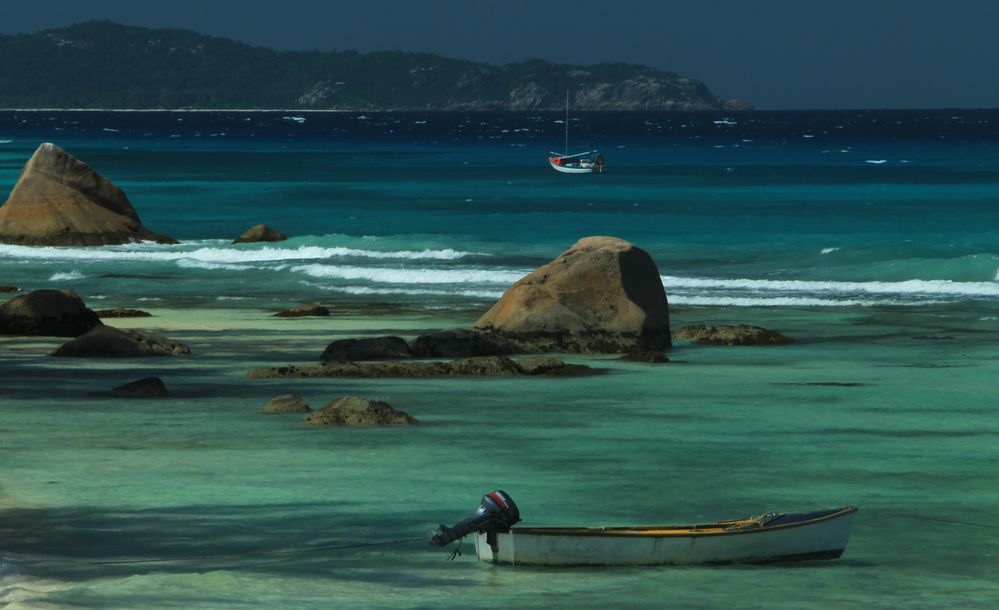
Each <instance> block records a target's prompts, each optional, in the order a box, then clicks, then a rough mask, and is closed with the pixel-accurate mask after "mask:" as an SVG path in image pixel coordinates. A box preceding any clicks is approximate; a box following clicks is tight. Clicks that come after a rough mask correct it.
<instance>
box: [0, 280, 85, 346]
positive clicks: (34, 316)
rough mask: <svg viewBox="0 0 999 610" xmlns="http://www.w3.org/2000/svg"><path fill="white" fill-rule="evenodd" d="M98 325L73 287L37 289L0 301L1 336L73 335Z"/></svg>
mask: <svg viewBox="0 0 999 610" xmlns="http://www.w3.org/2000/svg"><path fill="white" fill-rule="evenodd" d="M100 324H101V321H100V319H99V318H98V317H97V314H96V313H94V312H93V311H91V310H90V309H87V306H86V305H84V304H83V299H81V298H80V297H79V296H78V295H77V294H76V293H75V292H73V291H72V290H36V291H34V292H29V293H28V294H22V295H19V296H16V297H14V298H12V299H10V300H9V301H6V302H4V303H2V304H0V335H44V336H52V337H76V336H78V335H81V334H83V333H85V332H87V331H88V330H90V329H92V328H94V327H95V326H100Z"/></svg>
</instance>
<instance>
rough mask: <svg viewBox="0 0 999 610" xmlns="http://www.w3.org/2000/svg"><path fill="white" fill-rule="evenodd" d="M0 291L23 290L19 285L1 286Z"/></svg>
mask: <svg viewBox="0 0 999 610" xmlns="http://www.w3.org/2000/svg"><path fill="white" fill-rule="evenodd" d="M0 292H21V289H20V288H18V287H17V286H0Z"/></svg>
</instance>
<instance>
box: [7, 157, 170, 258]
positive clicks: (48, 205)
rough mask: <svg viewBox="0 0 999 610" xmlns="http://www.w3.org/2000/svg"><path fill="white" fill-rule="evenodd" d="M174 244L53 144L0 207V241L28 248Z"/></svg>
mask: <svg viewBox="0 0 999 610" xmlns="http://www.w3.org/2000/svg"><path fill="white" fill-rule="evenodd" d="M143 240H149V241H155V242H159V243H166V244H175V243H177V242H176V240H174V239H172V238H170V237H166V236H163V235H158V234H156V233H153V232H152V231H150V230H149V229H147V228H146V227H145V226H143V225H142V223H141V222H140V221H139V215H138V214H137V213H136V211H135V208H133V207H132V203H131V202H130V201H129V200H128V197H126V196H125V193H124V192H123V191H122V190H121V189H120V188H118V187H117V186H115V185H114V184H113V183H112V182H111V181H110V180H108V179H107V178H105V177H103V176H101V175H100V174H98V173H97V172H95V171H94V170H92V169H90V167H88V166H87V164H85V163H83V162H82V161H80V160H78V159H76V158H75V157H73V156H72V155H70V154H69V153H67V152H66V151H64V150H63V149H61V148H59V147H58V146H56V145H55V144H50V143H46V144H42V145H41V146H39V147H38V150H36V151H35V154H34V155H32V157H31V159H29V160H28V162H27V164H25V166H24V169H23V170H21V176H20V178H18V180H17V184H15V185H14V189H13V190H12V191H11V192H10V197H8V198H7V201H6V203H4V204H3V206H2V207H0V241H2V242H6V243H10V244H23V245H28V246H103V245H110V244H125V243H129V242H135V241H143Z"/></svg>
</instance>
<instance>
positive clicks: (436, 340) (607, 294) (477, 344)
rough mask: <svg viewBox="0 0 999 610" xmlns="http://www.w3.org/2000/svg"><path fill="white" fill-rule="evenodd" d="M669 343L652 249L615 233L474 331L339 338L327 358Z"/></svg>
mask: <svg viewBox="0 0 999 610" xmlns="http://www.w3.org/2000/svg"><path fill="white" fill-rule="evenodd" d="M669 345H670V328H669V309H668V302H667V299H666V291H665V290H664V288H663V283H662V278H661V276H660V275H659V270H658V269H657V268H656V264H655V262H653V260H652V257H651V256H649V254H648V253H647V252H645V251H644V250H642V249H641V248H638V247H636V246H634V245H633V244H630V243H628V242H627V241H624V240H622V239H617V238H614V237H586V238H583V239H581V240H579V241H578V242H576V244H574V245H573V246H572V247H571V248H569V249H568V250H566V251H565V252H563V253H562V254H561V255H559V257H558V258H556V259H555V260H553V261H552V262H550V263H548V264H547V265H544V266H542V267H540V268H538V269H537V270H536V271H534V272H533V273H531V274H529V275H527V276H525V277H524V278H523V279H521V280H520V281H518V282H517V283H516V284H514V285H513V286H511V287H510V288H509V289H508V290H507V291H506V293H504V295H503V297H502V298H501V299H500V300H499V301H498V302H497V303H496V304H495V305H493V306H492V308H490V309H489V311H487V312H486V313H485V314H484V315H483V316H482V317H481V318H479V320H478V321H477V322H476V323H475V325H474V326H473V328H461V329H450V330H444V331H439V332H434V333H428V334H425V335H421V336H418V337H416V338H415V339H414V340H413V341H411V342H409V343H407V342H406V341H405V340H403V339H402V338H400V337H370V338H362V339H341V340H338V341H334V342H332V343H330V344H329V346H327V348H326V351H325V352H323V355H322V356H321V358H320V359H321V360H322V361H324V362H336V361H355V360H383V359H398V358H469V357H478V356H507V355H510V354H531V353H627V354H630V353H641V354H648V353H652V354H653V355H652V356H649V357H648V358H644V360H645V361H664V359H665V356H664V355H662V356H659V357H657V356H655V355H654V354H656V353H658V354H662V352H663V350H664V349H665V348H666V347H669Z"/></svg>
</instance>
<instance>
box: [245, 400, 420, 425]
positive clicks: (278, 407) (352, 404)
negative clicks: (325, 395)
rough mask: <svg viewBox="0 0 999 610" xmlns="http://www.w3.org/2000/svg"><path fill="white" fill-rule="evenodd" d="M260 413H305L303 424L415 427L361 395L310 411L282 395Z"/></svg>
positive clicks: (408, 417) (405, 417)
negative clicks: (407, 425) (402, 425)
mask: <svg viewBox="0 0 999 610" xmlns="http://www.w3.org/2000/svg"><path fill="white" fill-rule="evenodd" d="M261 411H262V412H263V413H272V414H300V413H308V415H306V416H305V417H304V418H303V419H302V421H304V422H306V423H309V424H312V425H315V426H384V425H395V424H415V423H417V422H416V418H415V417H413V416H411V415H409V414H408V413H406V412H404V411H397V410H395V409H393V408H392V406H391V405H389V404H388V403H387V402H383V401H380V400H369V399H367V398H361V397H360V396H342V397H340V398H337V399H336V400H334V401H332V402H330V403H329V404H328V405H326V406H325V407H323V408H322V409H319V410H318V411H313V410H312V409H310V408H309V405H308V404H306V402H305V400H304V399H303V398H302V397H301V396H299V395H298V394H281V395H280V396H275V397H274V398H272V399H271V400H270V401H269V402H268V403H267V404H266V405H264V408H263V409H261Z"/></svg>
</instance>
